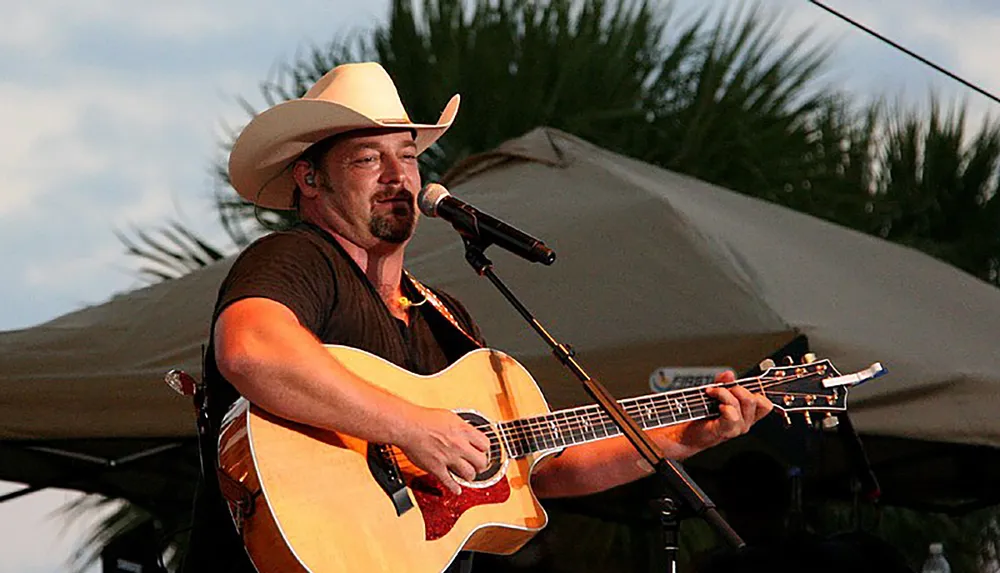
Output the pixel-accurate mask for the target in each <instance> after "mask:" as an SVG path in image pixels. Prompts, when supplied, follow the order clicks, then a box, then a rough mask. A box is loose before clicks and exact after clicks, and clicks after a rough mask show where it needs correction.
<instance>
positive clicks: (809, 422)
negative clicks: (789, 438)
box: [802, 412, 813, 426]
mask: <svg viewBox="0 0 1000 573" xmlns="http://www.w3.org/2000/svg"><path fill="white" fill-rule="evenodd" d="M802 417H803V418H805V419H806V425H807V426H812V425H813V419H812V416H810V415H809V412H802Z"/></svg>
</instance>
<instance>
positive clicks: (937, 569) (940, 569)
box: [920, 543, 951, 573]
mask: <svg viewBox="0 0 1000 573" xmlns="http://www.w3.org/2000/svg"><path fill="white" fill-rule="evenodd" d="M920 573H951V565H948V560H947V559H945V558H944V546H943V545H941V544H940V543H931V546H930V554H929V555H928V556H927V560H926V561H924V566H923V567H922V568H921V569H920Z"/></svg>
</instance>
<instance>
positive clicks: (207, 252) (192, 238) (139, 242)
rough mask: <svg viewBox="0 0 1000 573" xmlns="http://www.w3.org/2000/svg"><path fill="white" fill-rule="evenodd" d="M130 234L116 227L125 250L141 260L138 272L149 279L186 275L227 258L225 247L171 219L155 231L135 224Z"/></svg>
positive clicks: (157, 279) (144, 278)
mask: <svg viewBox="0 0 1000 573" xmlns="http://www.w3.org/2000/svg"><path fill="white" fill-rule="evenodd" d="M131 233H132V234H133V235H134V236H135V237H134V238H132V237H130V236H129V235H128V234H126V233H123V232H121V231H115V235H116V236H117V237H118V240H119V241H121V243H122V244H123V245H124V246H125V253H126V254H127V255H129V256H132V257H135V258H137V259H139V261H140V262H141V264H140V266H139V269H138V270H137V273H138V275H139V277H140V278H142V279H143V280H145V281H146V282H147V283H156V282H160V281H164V280H169V279H172V278H177V277H180V276H183V275H185V274H187V273H189V272H191V271H193V270H196V269H200V268H202V267H206V266H208V265H210V264H212V263H213V262H215V261H218V260H221V259H223V258H225V256H226V253H225V251H224V250H223V249H222V248H220V247H216V246H214V245H212V244H211V243H210V242H209V241H208V240H206V239H204V238H202V237H201V236H199V235H198V234H197V233H195V232H194V231H192V230H191V229H188V228H187V227H185V226H184V225H183V224H181V223H180V222H178V221H171V222H169V223H167V224H166V225H165V226H163V227H160V228H158V229H155V230H153V231H146V230H143V229H139V228H133V229H132V231H131Z"/></svg>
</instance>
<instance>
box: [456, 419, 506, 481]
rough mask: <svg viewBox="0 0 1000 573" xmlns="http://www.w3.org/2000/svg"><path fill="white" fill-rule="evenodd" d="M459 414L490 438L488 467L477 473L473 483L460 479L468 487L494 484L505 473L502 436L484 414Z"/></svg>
mask: <svg viewBox="0 0 1000 573" xmlns="http://www.w3.org/2000/svg"><path fill="white" fill-rule="evenodd" d="M457 414H458V415H459V416H461V417H462V419H463V420H465V421H466V422H468V423H469V424H471V425H472V426H473V427H475V428H476V429H478V430H479V431H480V432H482V433H484V434H486V437H487V438H489V439H490V450H489V452H488V454H487V461H488V462H489V463H488V465H487V467H486V469H485V470H483V471H481V472H479V473H478V474H476V478H475V479H474V480H473V481H472V482H471V483H470V482H466V481H465V480H461V479H460V480H458V481H459V483H461V484H463V485H465V486H468V487H486V486H489V485H492V484H493V483H494V482H495V481H496V479H497V478H499V477H500V476H502V475H503V472H502V470H503V467H504V463H505V462H506V456H505V455H504V451H503V445H502V444H501V443H500V436H499V435H498V434H497V431H496V428H494V427H493V425H492V424H491V423H490V421H489V420H487V419H486V418H484V417H483V416H482V415H480V414H478V413H476V412H457Z"/></svg>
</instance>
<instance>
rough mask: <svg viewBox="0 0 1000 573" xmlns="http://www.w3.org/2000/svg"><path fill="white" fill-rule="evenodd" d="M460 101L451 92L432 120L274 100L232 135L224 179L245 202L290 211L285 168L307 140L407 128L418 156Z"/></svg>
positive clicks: (451, 117) (291, 182) (441, 130)
mask: <svg viewBox="0 0 1000 573" xmlns="http://www.w3.org/2000/svg"><path fill="white" fill-rule="evenodd" d="M460 101H461V98H460V97H459V96H458V95H454V96H452V98H451V100H449V101H448V105H446V106H445V108H444V111H442V112H441V116H440V118H438V121H437V123H436V124H424V123H409V122H396V121H380V120H377V119H373V118H370V117H367V116H365V115H363V114H360V113H358V112H356V111H354V110H352V109H350V108H347V107H345V106H343V105H340V104H338V103H334V102H329V101H324V100H306V99H297V100H291V101H287V102H283V103H280V104H278V105H276V106H274V107H272V108H270V109H268V110H266V111H264V112H262V113H260V114H258V115H257V116H255V117H254V118H253V119H252V120H251V121H250V123H249V124H247V126H246V127H245V128H244V129H243V132H242V133H240V136H239V137H238V138H237V139H236V143H234V144H233V149H232V151H231V152H230V154H229V180H230V182H231V183H232V185H233V187H234V188H235V189H236V192H237V193H239V194H240V196H241V197H243V198H244V199H246V200H247V201H250V202H251V203H255V204H257V205H258V206H260V207H264V208H267V209H280V210H287V209H293V208H294V204H293V194H294V190H295V179H294V178H293V177H292V173H291V169H289V166H290V165H291V164H292V162H294V161H295V160H296V159H297V158H298V157H299V156H301V155H302V153H303V152H304V151H305V150H306V149H308V148H309V146H311V145H312V144H314V143H316V142H318V141H321V140H323V139H326V138H327V137H331V136H334V135H337V134H339V133H344V132H347V131H353V130H355V129H366V128H371V129H375V128H385V127H389V128H400V129H412V130H414V131H415V132H416V139H415V143H416V145H417V153H418V154H420V153H423V152H424V151H425V150H426V149H427V148H428V147H430V146H431V145H432V144H433V143H434V142H435V141H437V139H438V138H439V137H441V136H442V135H443V134H444V132H445V131H447V130H448V128H449V127H451V124H452V122H453V121H454V120H455V115H456V114H457V113H458V105H459V103H460Z"/></svg>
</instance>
